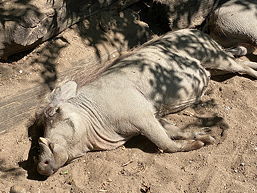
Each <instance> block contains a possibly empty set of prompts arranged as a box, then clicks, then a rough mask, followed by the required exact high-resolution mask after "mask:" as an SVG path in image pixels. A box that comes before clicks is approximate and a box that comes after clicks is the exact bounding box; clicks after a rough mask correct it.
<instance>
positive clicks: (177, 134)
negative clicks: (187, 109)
mask: <svg viewBox="0 0 257 193" xmlns="http://www.w3.org/2000/svg"><path fill="white" fill-rule="evenodd" d="M159 121H160V123H161V124H162V126H163V127H164V129H165V130H166V133H167V135H168V136H169V137H170V138H171V139H178V140H180V139H183V140H188V139H193V140H200V141H202V142H204V143H205V144H212V143H214V142H215V139H214V138H213V137H211V136H210V135H208V134H207V132H206V131H204V130H202V131H200V132H184V131H181V129H180V128H178V127H176V126H175V125H172V124H171V123H170V122H168V121H167V120H165V119H160V120H159Z"/></svg>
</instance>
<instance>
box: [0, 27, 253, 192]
mask: <svg viewBox="0 0 257 193" xmlns="http://www.w3.org/2000/svg"><path fill="white" fill-rule="evenodd" d="M141 26H142V25H141ZM142 29H143V28H142ZM89 41H90V39H89V40H85V39H82V38H80V37H79V36H78V34H77V32H76V27H74V28H73V29H69V30H67V31H66V32H64V33H63V34H61V35H60V36H59V38H57V39H54V40H51V41H49V42H47V43H45V44H43V45H41V46H39V47H38V48H37V49H35V50H34V51H33V52H31V53H28V54H27V55H26V56H25V57H23V58H21V59H20V58H16V61H14V62H12V63H1V67H0V68H1V75H2V76H1V84H0V90H1V97H4V96H7V95H10V94H13V93H15V92H19V91H20V90H22V89H24V88H29V87H32V86H33V85H35V84H38V83H42V84H43V83H44V82H45V78H46V77H48V76H49V77H51V73H53V71H56V72H59V71H62V70H63V69H68V68H70V67H72V65H73V64H74V61H77V60H80V59H83V58H85V57H86V56H87V55H88V53H96V47H95V46H90V42H89ZM108 41H109V40H108ZM120 42H125V41H120ZM101 43H102V42H101ZM57 45H58V47H59V49H58V50H55V51H53V50H51V49H47V48H49V47H50V48H53V49H54V48H56V47H57ZM101 45H103V44H101ZM123 46H124V45H123ZM99 50H106V47H104V46H103V47H102V48H99ZM100 52H101V51H100ZM49 61H50V62H52V63H55V64H56V68H54V69H52V71H51V70H48V66H47V65H42V64H45V63H46V62H49ZM42 75H46V76H42ZM256 83H257V82H256V80H251V79H250V78H249V77H243V76H225V77H219V78H217V79H215V80H212V81H211V82H210V85H209V87H208V90H207V92H206V94H205V95H204V97H203V99H202V103H200V104H199V105H196V106H194V107H192V108H189V109H186V110H184V111H182V112H180V113H178V114H173V115H169V116H168V117H167V118H168V119H170V120H171V121H172V122H173V123H175V124H176V125H178V126H179V127H182V128H184V129H189V130H194V129H197V128H203V127H208V128H210V129H212V130H211V134H212V135H213V136H214V137H215V138H216V143H215V144H214V145H209V146H206V147H203V148H201V149H199V150H196V151H191V152H183V153H173V154H168V153H164V154H163V153H160V152H159V151H158V149H157V148H156V147H155V146H154V145H153V144H152V143H151V142H150V141H148V140H147V139H145V138H143V137H136V138H134V139H132V140H130V141H129V142H128V143H127V144H126V145H125V146H124V147H120V148H118V149H116V150H113V151H103V152H90V153H88V154H87V155H85V156H84V157H82V158H79V159H77V160H75V161H74V162H72V163H71V164H69V165H67V166H65V167H63V168H61V169H60V170H59V171H58V172H57V173H55V174H54V175H53V176H51V177H49V178H47V179H45V178H42V177H40V176H37V175H36V174H31V172H30V171H31V170H32V168H33V165H31V163H30V162H28V161H27V160H28V154H29V151H30V147H31V141H30V138H29V137H28V120H27V119H26V120H24V121H23V122H22V123H20V124H19V125H17V126H15V127H14V128H11V129H10V130H9V131H8V132H6V133H2V134H1V135H0V192H10V191H11V192H20V193H21V192H22V193H23V192H31V193H41V192H46V193H48V192H61V193H65V192H74V193H79V192H86V193H91V192H92V193H93V192H108V193H125V192H128V193H137V192H142V193H166V192H167V193H168V192H187V193H191V192H192V193H194V192H201V193H202V192H208V193H213V192H229V193H232V192H238V193H239V192H240V193H246V192H257V124H256V123H257V97H256V93H257V84H256ZM47 86H49V84H47ZM50 86H51V85H50ZM1 116H4V115H1ZM31 117H33V114H31Z"/></svg>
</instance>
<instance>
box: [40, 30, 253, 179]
mask: <svg viewBox="0 0 257 193" xmlns="http://www.w3.org/2000/svg"><path fill="white" fill-rule="evenodd" d="M204 67H205V68H209V69H219V70H226V71H232V72H240V73H246V74H250V75H252V76H254V77H255V78H257V72H256V71H254V70H253V69H251V68H250V67H247V66H242V65H240V64H238V63H236V62H235V61H234V59H233V57H231V56H230V55H228V54H226V53H225V52H224V51H223V50H222V49H221V48H220V47H219V45H218V44H217V43H215V42H214V41H213V40H211V39H210V38H209V36H207V35H205V34H203V33H202V32H200V31H197V30H188V29H186V30H179V31H176V32H170V33H167V34H166V35H164V36H162V37H161V38H159V39H157V40H154V41H151V42H149V43H147V44H145V45H144V46H143V47H142V48H139V49H138V50H136V51H134V52H133V53H131V54H130V55H128V56H125V57H123V58H121V59H119V60H117V61H116V62H115V63H114V64H113V66H112V67H110V68H109V69H108V70H107V71H106V72H104V73H103V74H102V75H101V77H99V78H97V79H96V80H94V81H93V82H91V83H89V84H87V85H84V86H82V87H81V88H77V84H76V83H75V82H74V81H69V82H66V83H64V84H63V85H61V86H60V87H57V88H56V89H55V90H54V91H53V93H52V95H51V100H50V103H49V105H48V106H47V107H46V108H45V111H44V117H43V118H44V120H45V133H44V136H43V137H41V138H40V139H39V144H40V147H41V153H40V155H39V162H38V172H39V173H40V174H43V175H46V176H50V175H52V174H53V173H54V172H55V171H57V169H58V168H60V167H61V166H63V165H64V164H66V163H69V162H70V161H71V160H73V159H75V158H77V157H80V156H82V155H84V154H85V153H86V152H88V151H92V150H110V149H114V148H117V147H119V146H121V145H123V144H124V143H125V142H126V141H127V140H128V139H130V138H131V137H133V136H135V135H139V134H142V135H144V136H146V137H147V138H148V139H149V140H151V141H152V142H153V143H155V144H156V145H157V146H158V147H159V148H160V149H161V150H163V151H164V152H180V151H191V150H195V149H198V148H201V147H202V146H204V145H205V144H210V143H213V142H214V138H212V137H211V136H209V135H208V134H206V133H205V132H204V131H202V132H193V133H191V132H183V131H181V130H180V129H179V128H177V127H175V126H174V125H172V124H171V123H169V122H168V121H166V120H165V119H163V118H162V117H163V116H164V115H166V114H168V113H172V112H176V111H179V110H181V109H184V108H186V107H188V106H189V105H191V104H193V103H195V102H197V101H198V100H199V99H200V97H201V96H202V95H203V93H204V91H205V89H206V87H207V85H208V81H209V72H208V71H207V70H206V69H205V68H204ZM176 139H180V140H179V141H176Z"/></svg>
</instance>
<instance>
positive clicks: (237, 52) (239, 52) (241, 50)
mask: <svg viewBox="0 0 257 193" xmlns="http://www.w3.org/2000/svg"><path fill="white" fill-rule="evenodd" d="M225 51H226V52H228V53H231V54H232V55H233V56H245V55H246V54H247V48H246V47H244V46H238V47H235V48H226V49H225Z"/></svg>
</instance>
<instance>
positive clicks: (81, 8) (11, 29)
mask: <svg viewBox="0 0 257 193" xmlns="http://www.w3.org/2000/svg"><path fill="white" fill-rule="evenodd" d="M137 1H139V0H130V1H122V0H108V1H105V0H101V1H100V0H99V1H90V0H87V1H81V0H49V1H48V0H47V1H46V0H38V1H30V0H29V1H26V2H24V1H21V0H18V1H10V0H4V1H2V2H0V59H3V60H6V59H7V58H8V57H9V56H10V55H12V54H15V53H18V52H22V51H25V50H28V49H32V48H34V47H36V46H37V45H38V44H40V43H42V42H44V41H46V40H48V39H49V38H51V37H53V36H55V35H57V34H59V33H60V32H62V31H64V30H65V29H67V28H69V27H70V26H72V25H73V24H75V23H77V22H79V21H81V20H83V19H84V18H87V17H90V16H92V15H95V14H96V13H99V12H101V11H102V10H106V9H124V8H125V7H127V6H129V5H131V4H133V3H135V2H137Z"/></svg>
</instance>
